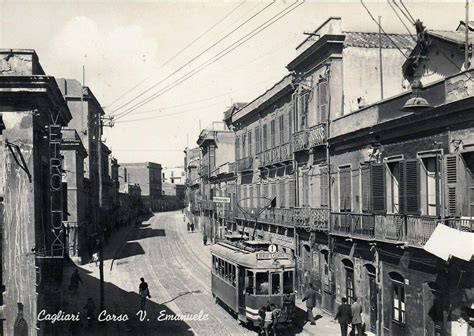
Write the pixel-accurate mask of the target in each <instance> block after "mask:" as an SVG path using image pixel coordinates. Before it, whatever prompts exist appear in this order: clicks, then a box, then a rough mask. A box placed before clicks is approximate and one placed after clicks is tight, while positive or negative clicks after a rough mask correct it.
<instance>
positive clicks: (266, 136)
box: [262, 124, 268, 151]
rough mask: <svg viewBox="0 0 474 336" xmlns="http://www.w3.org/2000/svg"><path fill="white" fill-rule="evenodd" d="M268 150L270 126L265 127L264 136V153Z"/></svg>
mask: <svg viewBox="0 0 474 336" xmlns="http://www.w3.org/2000/svg"><path fill="white" fill-rule="evenodd" d="M267 148H268V125H266V124H265V125H263V135H262V151H265V150H267Z"/></svg>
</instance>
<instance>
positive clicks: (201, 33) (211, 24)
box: [0, 0, 474, 167]
mask: <svg viewBox="0 0 474 336" xmlns="http://www.w3.org/2000/svg"><path fill="white" fill-rule="evenodd" d="M398 2H399V1H397V3H398ZM364 3H365V4H366V5H367V7H368V8H369V10H370V11H371V12H372V14H373V15H374V17H378V16H381V21H382V27H383V28H384V30H385V31H386V32H391V33H407V31H406V29H405V27H404V26H403V25H402V23H401V22H400V20H399V19H398V18H397V17H396V15H395V14H394V12H393V11H392V9H391V8H390V6H389V4H388V3H387V1H370V2H364ZM403 3H404V4H405V5H406V7H407V8H408V10H409V11H410V13H411V14H412V16H413V17H414V18H415V19H416V18H419V19H420V20H422V21H423V23H424V24H425V26H427V27H428V28H429V29H441V30H454V29H456V27H457V25H458V23H459V21H460V20H464V18H465V2H464V1H457V2H452V1H449V2H448V1H444V2H432V1H404V2H403ZM292 4H293V2H290V1H275V2H274V3H271V2H269V1H245V2H244V3H242V2H238V1H226V2H224V1H214V2H211V1H209V2H204V1H168V2H160V1H148V2H135V1H129V2H124V1H101V2H93V1H64V2H59V1H55V2H45V1H22V2H19V1H7V0H0V19H1V24H0V47H1V48H27V49H35V50H36V52H37V54H38V56H39V59H40V63H41V65H42V67H43V69H44V70H45V72H46V73H47V74H48V75H52V76H55V77H57V78H75V79H78V80H82V78H83V68H84V69H85V71H84V73H85V76H84V77H85V85H86V86H89V87H90V89H91V90H92V91H93V92H94V95H95V96H96V97H97V99H98V100H99V102H100V103H101V105H102V106H103V108H104V110H105V111H106V113H107V115H108V116H110V115H114V116H115V120H116V121H115V124H114V126H113V127H111V128H106V129H105V133H104V140H105V141H106V144H107V145H108V146H109V147H110V148H111V149H112V152H113V156H115V157H116V158H117V159H118V161H119V163H120V162H143V161H154V162H158V163H161V164H162V165H163V166H165V167H174V166H180V165H182V164H183V159H184V156H183V155H184V154H183V150H184V148H185V147H186V146H189V147H195V146H196V140H197V137H198V135H199V133H200V130H201V129H202V128H205V127H206V126H207V125H208V124H210V123H211V122H212V121H220V120H222V119H223V112H224V111H225V110H226V109H227V108H228V107H229V106H230V105H231V104H232V103H233V102H250V101H252V100H253V99H255V98H256V97H258V96H259V95H261V94H262V93H263V92H265V91H266V90H267V89H268V88H270V87H271V86H272V85H273V84H274V83H276V82H277V81H279V80H280V79H281V78H282V77H283V76H285V75H286V74H287V70H286V68H285V66H286V65H287V64H288V63H289V62H290V61H291V60H292V59H293V58H294V57H295V56H296V50H295V47H296V46H297V45H298V44H299V43H300V42H301V41H303V40H304V39H305V38H306V36H305V35H304V34H303V33H304V32H311V31H314V29H316V28H317V27H318V26H319V25H320V24H321V23H323V22H324V21H325V20H326V19H327V18H328V17H330V16H340V17H341V18H342V26H343V30H345V31H361V32H376V31H378V27H377V25H376V24H375V23H374V22H373V21H371V19H370V17H369V15H368V14H367V12H366V10H365V9H364V7H363V6H362V5H361V3H360V1H345V2H344V1H339V2H336V1H333V2H328V1H306V2H304V3H303V4H301V5H300V6H298V4H296V5H293V7H291V8H295V9H294V10H292V11H291V12H289V13H288V14H287V15H285V16H283V17H282V18H281V19H280V20H278V21H276V22H274V23H273V24H272V25H270V26H269V27H268V28H266V29H264V30H262V31H261V32H259V33H258V34H255V36H253V37H252V38H250V39H249V40H248V41H246V42H245V43H243V44H241V45H240V46H238V47H236V48H235V49H234V50H232V51H230V52H229V53H227V54H226V55H225V56H223V57H222V58H220V59H217V58H219V56H220V55H223V54H224V53H225V51H226V50H228V49H226V48H228V47H229V46H231V45H232V44H233V43H237V41H238V40H239V39H241V38H242V37H244V36H245V35H246V34H249V33H251V32H252V31H253V30H254V29H255V28H257V27H259V26H261V25H262V24H264V23H265V22H266V21H267V20H269V19H270V18H272V17H273V16H274V15H275V14H277V13H279V12H281V11H282V10H285V9H286V8H287V7H288V6H290V5H292ZM297 6H298V7H297ZM473 6H474V5H471V9H472V7H473ZM291 8H289V9H287V11H290V9H291ZM257 13H259V14H257ZM472 14H473V11H472V10H470V17H472V18H474V17H473V16H472ZM245 21H248V22H246V23H244V22H245ZM240 25H241V27H240V28H238V26H240ZM409 29H410V30H411V31H412V32H414V28H413V27H409ZM207 49H208V50H207ZM200 54H202V55H200ZM199 55H200V56H199ZM198 70H200V71H199V72H198ZM152 96H155V98H154V99H147V98H149V97H152ZM148 100H149V101H148ZM147 101H148V102H147ZM145 102H147V103H146V104H143V103H145ZM124 113H127V115H123V114H124ZM121 114H122V115H121Z"/></svg>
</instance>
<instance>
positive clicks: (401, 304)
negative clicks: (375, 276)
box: [389, 272, 406, 324]
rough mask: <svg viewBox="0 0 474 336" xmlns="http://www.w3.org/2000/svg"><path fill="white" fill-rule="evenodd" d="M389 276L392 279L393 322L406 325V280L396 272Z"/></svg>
mask: <svg viewBox="0 0 474 336" xmlns="http://www.w3.org/2000/svg"><path fill="white" fill-rule="evenodd" d="M389 275H390V277H391V279H392V320H393V321H394V322H397V323H400V324H405V323H406V322H405V278H404V277H403V276H402V275H400V274H398V273H395V272H392V273H389Z"/></svg>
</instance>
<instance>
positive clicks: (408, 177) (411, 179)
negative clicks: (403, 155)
mask: <svg viewBox="0 0 474 336" xmlns="http://www.w3.org/2000/svg"><path fill="white" fill-rule="evenodd" d="M404 173H405V176H404V177H405V188H404V189H405V195H404V196H405V213H406V214H409V215H419V214H420V173H419V162H418V160H417V159H414V160H406V161H405V172H404Z"/></svg>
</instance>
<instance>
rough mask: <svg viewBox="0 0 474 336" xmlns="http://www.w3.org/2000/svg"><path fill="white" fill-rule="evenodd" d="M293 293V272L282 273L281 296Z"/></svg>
mask: <svg viewBox="0 0 474 336" xmlns="http://www.w3.org/2000/svg"><path fill="white" fill-rule="evenodd" d="M292 293H293V271H285V272H284V273H283V294H292Z"/></svg>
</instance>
